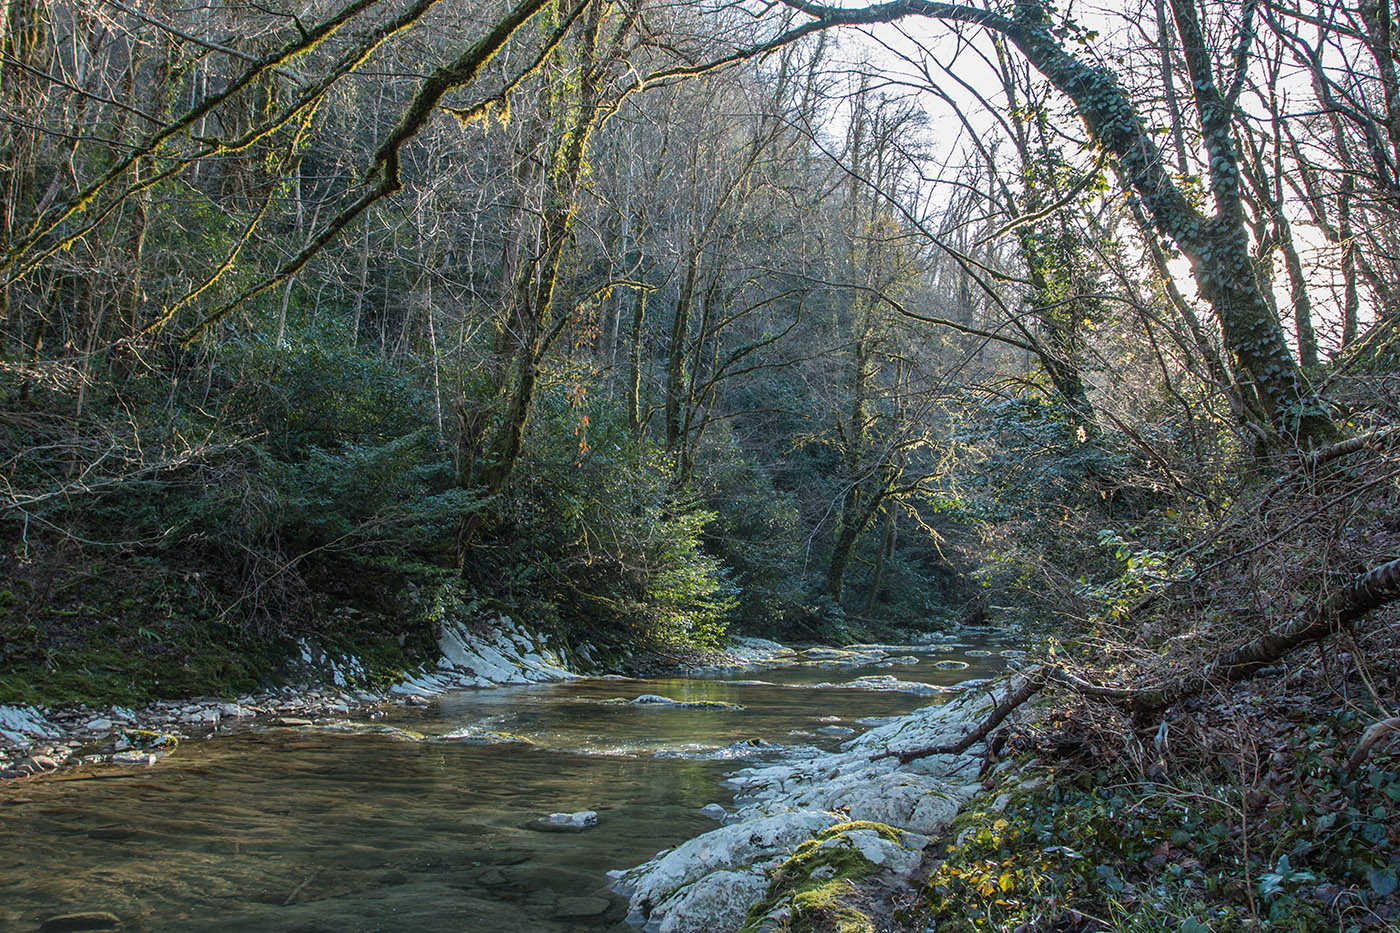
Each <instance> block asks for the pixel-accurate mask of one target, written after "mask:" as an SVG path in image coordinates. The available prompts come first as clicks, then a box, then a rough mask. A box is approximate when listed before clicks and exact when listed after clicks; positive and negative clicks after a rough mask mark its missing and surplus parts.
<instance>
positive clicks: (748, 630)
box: [0, 0, 1400, 930]
mask: <svg viewBox="0 0 1400 933" xmlns="http://www.w3.org/2000/svg"><path fill="white" fill-rule="evenodd" d="M1394 13H1395V10H1394V9H1393V7H1392V4H1391V2H1390V0H1320V2H1317V3H1302V2H1300V0H1242V2H1240V0H1115V2H1111V3H1104V4H1099V5H1094V6H1084V5H1082V4H1075V3H1072V2H1058V3H1053V2H1049V0H969V2H968V3H956V2H941V0H888V2H884V3H846V2H833V4H831V5H826V4H819V3H813V2H808V0H781V2H769V0H689V2H688V0H506V2H497V0H269V2H265V3H244V2H239V0H199V2H192V3H188V4H174V3H161V2H154V0H0V23H2V24H3V34H2V35H0V191H3V195H0V534H2V535H3V551H0V658H3V664H2V665H0V703H32V704H58V705H65V704H66V705H73V704H80V703H83V704H92V705H101V704H112V703H120V704H142V703H147V702H151V701H155V700H161V699H169V698H181V697H191V696H202V695H219V696H231V695H234V694H236V693H240V692H244V691H249V690H252V689H255V688H257V687H258V686H259V685H262V684H265V683H266V682H267V681H268V679H269V678H270V677H272V676H274V674H275V672H276V671H278V670H279V668H280V667H281V666H282V665H283V664H284V663H285V661H286V660H287V659H288V658H291V657H295V656H296V655H297V653H298V651H299V650H300V649H299V647H298V646H299V645H302V644H305V643H307V642H308V641H309V642H311V643H314V644H316V645H319V646H322V647H324V648H325V649H326V650H327V651H331V652H336V653H341V654H344V655H347V656H348V655H353V656H355V657H357V658H360V659H363V661H364V663H365V665H366V670H367V673H366V676H367V678H368V679H369V681H370V682H372V683H374V684H388V683H392V682H393V681H394V680H395V679H396V678H399V677H401V676H403V675H404V673H405V672H411V671H414V670H417V669H418V668H420V667H422V665H424V664H425V663H429V662H431V661H432V660H434V658H435V657H436V650H437V639H438V636H439V632H440V627H441V625H442V622H443V620H444V619H445V618H449V617H450V618H458V619H466V620H476V622H475V624H477V625H489V624H490V622H489V620H491V619H494V618H496V617H498V616H499V615H500V614H502V613H509V614H511V615H512V616H514V617H516V618H523V619H528V620H530V623H531V625H533V626H535V627H537V628H538V629H539V630H540V631H543V632H547V633H549V635H550V637H551V639H554V640H556V641H557V643H558V644H560V645H562V646H564V647H563V651H564V653H565V654H566V655H567V654H570V653H571V652H573V651H574V649H575V648H583V647H584V646H587V650H588V652H589V654H588V660H589V661H590V663H593V664H594V665H595V666H596V668H597V670H599V671H609V672H618V671H621V672H624V673H638V672H641V673H647V672H651V671H655V670H660V669H664V668H666V667H668V666H675V665H681V664H685V663H690V662H693V661H695V660H696V659H697V658H703V657H705V656H706V655H707V653H712V652H715V651H719V650H722V649H723V648H724V646H725V644H726V639H728V638H729V637H731V636H734V635H749V636H762V637H764V638H771V639H776V640H778V641H782V642H784V643H788V642H792V643H802V644H816V643H821V644H845V643H852V642H877V641H882V640H883V641H898V640H900V639H902V638H906V637H908V636H909V635H911V634H916V633H929V632H941V631H949V630H953V629H955V628H956V627H959V626H961V627H973V628H990V629H991V630H993V631H996V632H998V633H1001V634H1002V635H1005V636H1007V637H1014V638H1015V639H1017V640H1018V642H1019V643H1021V644H1022V645H1023V646H1024V647H1026V648H1027V649H1028V650H1029V651H1030V655H1031V656H1030V659H1029V662H1028V663H1027V665H1026V666H1025V667H1023V668H1022V670H1021V676H1020V678H1019V680H1017V681H1016V682H1015V683H1016V686H1015V689H1014V690H1012V689H1010V688H1008V690H1007V692H1006V694H1005V696H1004V701H1003V702H1002V703H1001V704H1000V705H998V706H997V708H996V709H995V711H994V713H993V715H992V716H991V718H990V719H989V720H988V721H987V722H985V723H983V728H982V729H981V730H979V733H975V734H974V735H973V736H970V737H969V739H970V741H969V743H968V744H969V745H970V744H971V742H972V741H980V740H982V739H988V737H989V736H991V737H992V738H991V740H989V741H988V743H987V749H988V750H987V758H988V761H991V760H992V759H994V758H996V757H997V756H1001V757H1003V758H1009V757H1015V756H1020V757H1021V758H1022V759H1033V760H1034V761H1036V762H1039V763H1040V764H1041V765H1042V766H1044V767H1048V768H1049V772H1050V773H1051V774H1052V775H1053V776H1054V777H1053V779H1052V780H1050V781H1048V782H1047V783H1046V784H1045V786H1044V787H1042V788H1041V789H1039V790H1036V791H1033V792H1025V793H1022V794H1020V795H1013V796H1014V799H1013V802H1012V805H1011V807H1010V808H1008V809H1006V810H1005V812H1004V813H1003V814H1002V816H1001V817H1000V818H998V817H997V814H995V813H991V814H973V815H972V817H970V819H971V818H975V817H978V816H984V817H985V820H984V821H983V823H976V822H975V819H974V821H973V823H971V824H970V825H971V827H972V831H971V832H970V833H967V832H965V833H963V835H962V837H961V839H960V840H959V841H958V843H957V844H956V845H953V846H949V849H948V853H947V854H946V855H945V856H941V858H942V861H940V862H939V864H938V867H936V868H935V870H934V872H933V876H932V878H931V879H930V880H929V881H928V882H927V883H926V884H925V885H924V886H923V887H922V888H921V889H920V890H921V891H922V894H921V901H920V906H919V908H918V909H919V910H921V911H922V913H920V914H919V916H920V917H922V918H923V919H922V920H921V921H919V922H921V923H924V924H925V925H929V926H930V928H933V926H932V925H933V924H935V923H936V924H939V925H938V926H937V929H944V928H945V926H944V924H946V928H947V929H950V930H951V929H1008V930H1009V929H1021V930H1051V929H1054V930H1078V929H1110V928H1111V929H1124V930H1128V929H1136V930H1153V929H1168V928H1173V929H1263V928H1274V929H1356V930H1363V929H1377V930H1379V929H1393V928H1394V926H1393V925H1394V924H1396V923H1397V922H1400V919H1397V918H1400V895H1397V893H1396V889H1397V872H1398V871H1400V847H1398V844H1400V813H1397V811H1400V773H1397V769H1396V766H1397V763H1400V693H1398V692H1397V691H1400V627H1398V626H1400V610H1397V608H1396V604H1397V601H1400V36H1398V35H1395V34H1394V33H1395V30H1396V26H1395V23H1394V19H1393V17H1394ZM572 660H574V661H576V662H577V663H579V664H581V665H582V664H583V660H584V659H583V658H582V657H581V656H578V657H573V658H572ZM966 747H968V746H967V745H964V746H963V747H962V748H966ZM961 750H962V749H959V751H961ZM932 751H933V750H925V752H932ZM910 757H911V758H917V757H918V756H917V755H911V756H910ZM1183 801H1194V802H1193V803H1191V804H1190V805H1186V804H1183ZM1018 808H1019V809H1018ZM959 825H961V824H959ZM1144 826H1153V827H1157V828H1158V829H1160V827H1162V826H1166V827H1167V829H1166V830H1161V831H1160V832H1159V834H1158V835H1157V836H1153V835H1152V833H1151V832H1149V831H1148V830H1145V829H1143V827H1144ZM1154 831H1156V830H1154ZM1036 834H1040V835H1038V836H1037V835H1036ZM1046 834H1049V835H1046ZM1159 836H1160V838H1161V840H1162V841H1161V842H1160V843H1159V844H1156V845H1155V848H1154V847H1152V846H1147V847H1145V848H1144V846H1143V845H1142V844H1141V840H1142V839H1147V838H1151V839H1157V838H1159ZM1032 838H1036V839H1039V840H1041V842H1043V841H1044V840H1046V839H1052V838H1053V840H1062V841H1061V842H1060V845H1061V846H1065V847H1070V848H1072V849H1074V850H1076V852H1077V854H1082V856H1083V858H1082V859H1076V860H1074V861H1066V862H1064V863H1063V864H1061V863H1058V862H1054V860H1053V859H1051V862H1054V863H1053V864H1051V865H1050V867H1046V865H1047V863H1046V860H1045V859H1042V858H1040V857H1039V856H1036V857H1030V856H1026V855H1025V854H1024V853H1025V851H1027V849H1026V846H1027V845H1028V843H1027V842H1026V840H1029V839H1032ZM1071 838H1073V839H1074V841H1069V840H1070V839H1071ZM1018 840H1019V841H1018ZM1036 844H1037V845H1039V844H1040V843H1036ZM940 851H941V848H940ZM1037 851H1039V850H1037ZM988 865H1002V866H1004V867H1002V868H996V869H988V868H987V867H986V866H988ZM1105 869H1107V870H1105ZM989 872H990V873H989ZM1158 876H1160V877H1161V879H1165V880H1161V881H1160V884H1159V883H1158V881H1157V880H1154V881H1153V882H1152V883H1153V884H1158V887H1156V888H1153V891H1155V893H1154V894H1153V895H1152V896H1151V897H1149V896H1148V895H1147V894H1145V893H1144V891H1145V890H1146V885H1147V882H1146V881H1144V880H1143V879H1144V878H1152V879H1157V878H1158ZM989 884H990V887H988V885H989ZM1030 891H1034V892H1036V893H1035V894H1034V896H1031V895H1030V894H1029V893H1027V892H1030ZM842 910H844V908H842V909H836V908H832V907H830V905H825V906H821V905H818V906H813V907H810V909H808V910H807V913H808V914H809V915H810V916H808V917H807V918H806V922H809V923H811V924H814V926H813V927H812V928H814V929H832V930H835V929H859V927H845V926H841V923H844V922H846V921H845V920H843V919H841V918H842V917H845V916H846V915H845V914H843V913H842ZM801 913H802V911H801V910H799V911H798V914H801ZM797 919H802V918H801V917H798V918H797ZM796 922H797V921H796V920H794V921H793V923H796ZM823 924H825V925H823ZM1095 924H1098V925H1095ZM1135 924H1136V925H1135ZM1189 924H1197V926H1190V925H1189ZM792 928H793V929H799V928H804V927H801V926H793V927H792ZM910 928H911V929H913V928H918V929H922V928H923V927H910ZM871 929H873V927H872V928H871Z"/></svg>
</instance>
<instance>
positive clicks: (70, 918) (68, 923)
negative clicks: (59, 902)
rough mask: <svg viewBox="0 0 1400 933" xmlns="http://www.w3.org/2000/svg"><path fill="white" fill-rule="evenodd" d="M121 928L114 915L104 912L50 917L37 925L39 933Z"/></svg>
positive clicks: (66, 932) (67, 932)
mask: <svg viewBox="0 0 1400 933" xmlns="http://www.w3.org/2000/svg"><path fill="white" fill-rule="evenodd" d="M121 928H122V924H121V921H120V920H118V919H117V916H116V914H109V913H107V912H106V911H104V910H93V911H88V912H86V913H79V914H62V915H60V916H57V917H50V918H49V919H47V920H45V921H44V922H43V923H41V924H39V933H77V931H80V930H86V931H109V930H120V929H121Z"/></svg>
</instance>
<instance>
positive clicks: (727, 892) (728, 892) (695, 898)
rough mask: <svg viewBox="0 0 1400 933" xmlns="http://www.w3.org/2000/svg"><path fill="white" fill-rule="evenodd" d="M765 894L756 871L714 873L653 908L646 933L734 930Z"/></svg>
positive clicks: (760, 873) (763, 880)
mask: <svg viewBox="0 0 1400 933" xmlns="http://www.w3.org/2000/svg"><path fill="white" fill-rule="evenodd" d="M767 893H768V876H767V875H765V874H764V873H763V871H761V870H760V869H757V868H750V869H744V870H740V871H716V872H712V873H711V874H708V875H706V876H705V877H703V878H701V879H700V880H699V881H697V882H695V883H694V884H692V885H688V886H686V887H684V888H681V889H680V890H679V891H676V892H675V893H673V894H672V895H671V896H669V897H667V898H666V899H665V900H664V901H662V902H661V903H660V904H657V905H656V906H655V907H654V908H653V909H652V911H651V913H650V914H649V915H648V917H647V923H646V926H645V927H643V929H644V930H646V931H647V933H711V931H715V930H737V929H738V928H739V927H741V926H743V924H744V915H745V914H747V913H748V912H749V908H750V907H752V906H753V905H754V904H757V903H758V902H759V901H761V900H763V896H764V895H765V894H767Z"/></svg>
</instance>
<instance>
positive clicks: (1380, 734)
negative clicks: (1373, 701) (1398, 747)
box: [1347, 716, 1400, 772]
mask: <svg viewBox="0 0 1400 933" xmlns="http://www.w3.org/2000/svg"><path fill="white" fill-rule="evenodd" d="M1396 732H1400V716H1393V717H1391V718H1390V719H1382V720H1381V721H1380V722H1377V723H1372V724H1371V727H1370V728H1369V729H1367V730H1366V731H1365V732H1364V733H1363V734H1362V736H1361V741H1360V742H1359V743H1358V744H1357V746H1356V751H1354V752H1352V753H1351V757H1350V758H1348V759H1347V770H1348V771H1353V772H1354V771H1355V770H1356V769H1357V767H1359V766H1360V764H1361V762H1363V761H1365V760H1366V755H1367V754H1368V753H1369V752H1370V751H1371V747H1372V746H1373V745H1375V744H1377V743H1378V742H1380V741H1381V740H1382V739H1384V738H1386V737H1387V736H1389V735H1391V734H1392V733H1396Z"/></svg>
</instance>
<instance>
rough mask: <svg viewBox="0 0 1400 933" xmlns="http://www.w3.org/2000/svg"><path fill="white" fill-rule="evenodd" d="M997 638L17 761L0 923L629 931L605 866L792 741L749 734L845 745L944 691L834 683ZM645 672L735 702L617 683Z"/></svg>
mask: <svg viewBox="0 0 1400 933" xmlns="http://www.w3.org/2000/svg"><path fill="white" fill-rule="evenodd" d="M986 647H987V646H972V645H965V646H957V647H947V646H945V647H943V648H942V649H940V650H937V651H935V649H933V648H921V649H918V653H917V654H915V655H914V657H917V659H918V661H917V663H909V662H908V661H906V663H900V664H895V665H893V666H889V665H888V664H885V665H881V666H878V667H877V666H866V667H837V666H797V667H786V668H779V669H774V670H765V671H759V672H752V673H742V674H732V675H724V676H715V677H695V678H681V679H665V680H606V679H588V680H579V681H573V682H569V683H560V684H549V685H542V686H534V687H510V688H495V689H487V690H474V691H468V692H461V693H455V694H450V695H447V696H444V697H442V698H440V699H439V700H438V701H437V702H435V703H434V704H432V705H430V706H427V707H423V708H411V707H401V708H395V709H393V710H391V711H389V713H388V714H387V715H386V716H384V717H383V718H380V719H377V720H374V721H373V722H369V721H367V720H359V721H354V720H351V721H347V722H342V723H327V724H322V725H320V726H317V727H312V728H307V727H271V726H254V727H250V728H244V729H242V730H240V731H236V732H234V733H233V734H221V735H218V736H217V737H215V738H211V739H208V740H203V741H201V740H193V739H192V740H187V741H185V742H183V743H182V744H181V745H180V747H179V749H178V751H177V752H176V753H175V754H174V755H172V756H170V757H169V758H166V759H164V760H162V761H160V762H159V763H157V764H155V765H154V766H151V767H142V768H139V769H138V768H121V767H113V766H103V767H100V768H95V767H85V768H81V769H78V770H75V771H71V772H66V773H65V775H63V776H59V777H56V778H53V779H49V780H46V781H35V782H26V783H23V784H20V783H12V784H7V785H5V786H4V787H0V929H4V930H12V929H13V930H33V929H37V928H38V926H39V924H40V923H41V922H42V921H43V920H44V919H46V918H49V917H52V916H55V915H58V914H66V913H73V912H79V911H108V912H110V913H113V914H115V915H117V916H118V917H119V918H121V920H122V923H123V927H124V929H127V930H134V929H142V930H184V929H195V928H197V929H205V930H210V929H212V930H287V931H291V930H298V931H323V930H324V931H348V930H456V931H471V933H475V931H482V933H488V931H489V933H506V931H522V933H523V931H558V930H567V931H602V930H616V931H619V933H620V931H624V930H630V929H632V928H631V927H628V926H627V925H626V923H625V922H624V917H625V914H626V904H625V902H624V901H623V899H622V898H620V897H617V896H615V895H613V894H612V893H611V892H609V891H608V889H607V887H606V878H605V877H604V873H605V872H606V871H607V870H608V869H610V868H627V867H630V866H632V865H635V864H637V863H640V862H642V861H645V860H646V859H648V858H650V857H651V856H652V855H654V854H655V853H656V852H657V851H658V850H660V849H664V848H667V847H669V846H673V845H675V844H677V843H679V842H681V841H683V840H685V839H687V838H689V837H691V836H694V835H697V834H698V833H701V832H704V831H706V830H708V829H711V828H713V827H714V826H715V825H717V824H716V823H715V822H714V821H713V820H712V819H710V818H708V817H706V816H704V815H702V814H700V813H699V812H698V810H699V808H700V807H702V806H704V805H705V804H707V803H712V802H714V803H719V804H721V805H724V806H726V807H728V806H729V804H730V796H729V793H728V792H727V791H725V790H724V789H723V787H722V786H721V785H720V783H719V782H720V780H721V778H722V777H723V775H724V773H725V772H726V771H731V770H734V769H735V768H736V767H741V766H743V764H744V763H745V762H747V761H759V760H765V757H764V756H770V757H771V756H773V755H777V754H781V753H782V752H781V750H777V749H772V748H767V749H765V748H762V747H756V746H755V745H753V744H750V743H751V741H752V740H756V739H761V740H764V741H765V742H769V743H780V744H782V745H786V746H797V745H803V746H816V747H819V748H823V749H834V748H836V747H837V746H838V745H839V744H840V743H841V742H843V741H845V740H846V739H847V738H849V737H850V735H849V733H842V734H835V733H838V732H841V731H842V730H845V729H852V730H855V731H857V732H858V731H861V730H862V729H863V728H864V727H865V726H864V725H863V724H862V723H861V722H860V720H862V719H870V718H872V717H873V718H878V717H887V716H894V715H898V714H902V713H907V712H909V711H911V710H914V709H917V708H919V707H921V706H925V705H927V704H929V703H936V702H940V701H941V700H943V699H946V698H947V697H951V696H952V694H948V695H945V696H939V695H932V696H929V695H925V696H920V695H914V694H909V693H899V692H888V691H873V690H865V689H851V688H849V687H840V686H834V685H836V684H845V683H850V682H851V681H854V680H856V679H857V678H860V677H870V676H877V677H878V676H887V677H888V676H893V677H897V678H898V679H899V680H902V681H915V682H923V683H927V684H931V685H952V684H956V683H958V682H960V681H964V680H967V679H968V678H973V677H985V676H989V675H992V674H995V673H998V672H1000V671H1001V670H1003V669H1004V665H1005V663H1006V662H1005V661H1004V660H1003V658H1002V657H1000V656H999V654H998V653H997V649H995V648H992V649H991V650H990V651H987V650H985V649H986ZM910 660H911V661H912V658H911V659H910ZM947 661H960V662H965V663H966V664H967V665H968V666H967V667H966V668H960V669H953V670H949V669H943V668H940V667H938V665H939V663H940V662H947ZM948 666H949V665H946V664H945V665H944V668H946V667H948ZM824 685H825V686H824ZM644 694H656V695H660V696H664V697H669V698H672V699H675V700H680V701H685V702H696V701H712V702H719V703H728V704H737V705H740V706H742V707H743V709H731V708H672V707H667V706H653V705H635V704H631V703H627V702H607V701H609V700H614V699H622V700H630V699H633V698H635V697H638V696H641V695H644ZM823 730H825V731H823ZM502 739H509V741H502ZM483 743H491V744H483ZM578 810H595V811H597V812H598V814H599V818H598V823H597V825H596V826H593V827H592V828H589V829H585V830H582V831H576V832H558V831H554V832H551V831H546V830H545V829H544V828H541V826H540V825H539V824H538V822H537V821H538V820H539V818H541V817H544V816H547V815H548V814H550V813H551V812H556V811H578Z"/></svg>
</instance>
